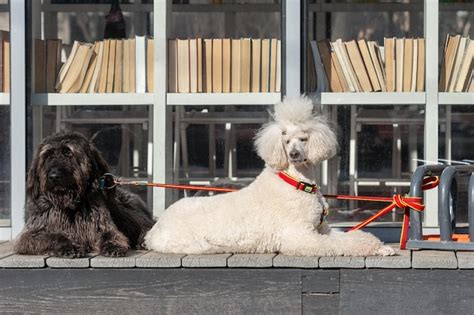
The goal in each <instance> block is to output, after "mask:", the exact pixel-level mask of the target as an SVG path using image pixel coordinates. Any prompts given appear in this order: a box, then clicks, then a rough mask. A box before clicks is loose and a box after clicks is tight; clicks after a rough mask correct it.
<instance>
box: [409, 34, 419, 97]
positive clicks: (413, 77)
mask: <svg viewBox="0 0 474 315" xmlns="http://www.w3.org/2000/svg"><path fill="white" fill-rule="evenodd" d="M412 67H413V69H412V73H411V74H412V75H411V89H410V92H416V80H417V78H418V39H416V38H415V39H413V63H412Z"/></svg>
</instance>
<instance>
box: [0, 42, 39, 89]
mask: <svg viewBox="0 0 474 315" xmlns="http://www.w3.org/2000/svg"><path fill="white" fill-rule="evenodd" d="M0 42H1V39H0ZM0 64H2V68H3V50H2V49H0ZM2 71H3V70H2ZM0 77H1V78H3V75H1V76H0ZM0 88H1V89H2V90H3V82H2V83H0ZM35 92H36V93H46V41H44V40H42V39H35Z"/></svg>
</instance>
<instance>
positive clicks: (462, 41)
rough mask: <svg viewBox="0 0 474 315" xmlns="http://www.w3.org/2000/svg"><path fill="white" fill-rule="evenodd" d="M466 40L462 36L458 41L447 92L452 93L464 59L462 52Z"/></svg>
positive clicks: (464, 48)
mask: <svg viewBox="0 0 474 315" xmlns="http://www.w3.org/2000/svg"><path fill="white" fill-rule="evenodd" d="M467 40H468V38H467V37H465V36H462V37H461V39H460V40H459V44H458V48H457V51H456V55H455V56H454V62H453V70H452V72H451V77H450V78H449V82H448V89H447V92H454V86H455V85H456V80H457V77H458V75H459V69H460V67H461V62H462V59H463V57H464V52H465V51H466V42H467Z"/></svg>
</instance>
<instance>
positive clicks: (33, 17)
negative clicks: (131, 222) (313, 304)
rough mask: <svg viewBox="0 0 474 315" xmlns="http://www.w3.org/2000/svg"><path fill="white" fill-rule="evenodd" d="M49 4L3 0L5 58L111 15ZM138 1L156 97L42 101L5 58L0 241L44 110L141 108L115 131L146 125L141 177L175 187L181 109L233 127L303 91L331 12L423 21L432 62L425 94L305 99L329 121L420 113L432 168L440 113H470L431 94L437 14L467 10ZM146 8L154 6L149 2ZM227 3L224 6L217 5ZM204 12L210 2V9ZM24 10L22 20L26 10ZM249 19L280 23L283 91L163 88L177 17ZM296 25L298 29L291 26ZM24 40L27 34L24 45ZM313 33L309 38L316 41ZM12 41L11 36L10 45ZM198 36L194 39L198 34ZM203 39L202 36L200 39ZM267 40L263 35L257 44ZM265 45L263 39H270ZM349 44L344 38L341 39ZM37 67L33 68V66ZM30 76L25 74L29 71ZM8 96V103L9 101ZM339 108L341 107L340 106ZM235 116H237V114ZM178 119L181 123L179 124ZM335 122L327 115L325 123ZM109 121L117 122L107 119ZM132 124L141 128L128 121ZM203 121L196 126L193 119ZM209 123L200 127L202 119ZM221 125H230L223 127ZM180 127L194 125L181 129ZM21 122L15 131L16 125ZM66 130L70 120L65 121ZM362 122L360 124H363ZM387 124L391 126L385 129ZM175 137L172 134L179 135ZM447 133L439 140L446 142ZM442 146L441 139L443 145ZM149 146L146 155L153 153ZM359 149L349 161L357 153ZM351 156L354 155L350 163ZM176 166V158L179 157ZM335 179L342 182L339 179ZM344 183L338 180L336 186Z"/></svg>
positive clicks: (467, 100)
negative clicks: (199, 109)
mask: <svg viewBox="0 0 474 315" xmlns="http://www.w3.org/2000/svg"><path fill="white" fill-rule="evenodd" d="M51 2H52V1H51V0H42V1H27V0H15V1H10V4H9V5H0V12H8V11H10V18H11V25H12V30H11V34H12V48H11V49H12V51H25V48H27V49H28V56H29V58H31V55H32V46H33V45H32V39H33V38H40V37H42V38H54V37H57V35H58V32H59V31H58V17H59V16H60V15H61V14H72V15H78V14H91V13H93V14H98V15H102V16H103V15H105V14H107V12H108V10H109V8H110V6H109V5H108V4H87V5H85V4H54V3H51ZM144 2H145V1H143V0H135V1H134V3H130V4H122V5H121V8H122V10H123V11H124V12H125V13H127V14H129V15H133V16H134V18H133V19H132V22H131V24H132V25H133V28H134V30H135V31H136V32H139V33H140V34H144V33H151V34H155V36H154V38H155V42H154V45H155V47H154V64H155V69H154V82H155V91H154V93H131V94H128V93H127V94H125V93H118V94H114V93H109V94H57V93H41V94H36V93H34V92H32V91H30V87H29V84H30V82H27V81H28V80H27V78H26V77H25V73H26V71H25V67H26V66H25V64H24V56H23V55H21V54H16V55H12V64H11V69H12V87H13V88H12V91H11V94H7V93H0V105H9V104H11V105H12V106H11V108H12V112H11V119H12V122H15V123H14V124H12V128H11V137H12V139H15V140H18V141H15V142H12V144H11V151H12V155H11V159H12V161H13V162H14V163H12V166H11V168H12V183H11V187H12V209H15V210H14V211H12V228H10V229H9V230H8V231H7V230H6V229H3V227H2V228H0V239H1V238H2V236H3V237H4V235H8V233H10V236H12V235H13V236H14V235H16V233H18V231H19V230H20V229H21V226H22V220H23V219H22V218H23V213H22V209H23V204H24V200H25V191H24V181H20V180H19V179H21V178H24V177H25V165H26V164H27V162H28V161H27V151H26V150H25V148H26V147H27V143H28V144H30V143H33V144H32V145H31V146H32V147H33V145H35V144H36V143H38V142H39V141H40V139H41V137H43V136H46V134H42V133H41V127H42V125H43V124H44V121H43V119H44V117H45V115H46V114H47V113H50V112H49V110H51V109H54V108H63V109H64V108H68V107H71V108H73V107H80V106H86V107H87V106H103V109H104V110H107V109H108V108H109V107H110V106H117V105H122V106H127V108H132V109H133V108H135V107H137V108H138V107H143V106H145V107H147V108H148V113H149V117H144V118H143V117H141V118H133V117H127V116H126V114H124V117H121V118H120V119H121V120H120V123H124V124H125V123H131V124H135V123H146V124H147V125H148V128H149V136H148V141H149V142H150V149H149V151H148V155H149V156H148V160H150V161H153V163H152V166H151V167H150V169H149V170H148V172H149V178H148V179H150V180H153V181H156V182H172V181H173V179H175V178H176V176H175V174H173V163H174V165H176V155H175V154H174V153H173V147H174V146H176V145H177V144H176V143H173V141H174V140H173V137H175V138H176V133H175V132H176V129H177V128H175V126H173V122H174V120H173V119H175V117H176V116H177V115H176V113H177V112H179V111H181V110H183V111H185V110H186V107H190V106H204V107H206V108H213V107H214V106H223V107H224V108H225V109H224V111H225V113H226V114H229V116H228V117H226V118H223V119H222V120H221V121H231V122H232V123H234V122H235V121H236V120H235V117H234V118H232V113H233V112H234V109H235V106H240V105H244V107H246V106H249V107H250V106H262V105H263V106H266V105H271V104H274V103H276V102H277V101H279V100H281V99H282V97H284V96H285V95H289V96H295V95H299V94H300V93H301V92H303V91H304V89H303V88H302V86H304V84H305V82H304V78H305V76H304V75H303V74H304V72H305V69H306V68H305V63H306V62H307V60H306V58H307V55H306V54H302V53H301V52H302V51H303V48H302V47H304V45H305V44H306V43H305V40H306V35H307V34H311V36H312V37H313V38H318V39H322V38H325V36H326V26H327V25H326V23H327V20H326V16H327V14H329V13H333V12H346V13H355V14H359V13H360V12H365V11H373V12H388V13H393V12H400V11H405V12H410V13H413V14H417V16H418V18H419V16H422V17H423V22H421V20H420V22H416V19H415V17H414V19H415V21H413V23H418V25H421V26H422V28H423V29H424V32H423V37H424V38H425V40H426V51H430V52H433V53H430V54H427V55H426V67H425V69H426V77H425V78H426V89H425V91H424V92H415V93H375V92H374V93H330V92H323V93H315V94H312V95H311V97H312V99H313V100H314V102H315V103H317V104H320V105H322V108H323V111H325V112H326V113H328V114H329V115H330V116H331V115H333V114H334V113H335V112H337V110H338V109H339V108H342V107H344V106H346V107H347V108H350V110H351V113H354V114H355V113H356V111H355V110H353V109H356V108H358V107H364V106H371V107H373V108H378V107H380V108H386V107H387V106H389V107H390V108H391V109H394V108H395V106H402V107H409V106H414V108H415V109H421V110H422V112H423V123H422V124H423V127H422V128H423V129H424V132H423V137H424V138H423V139H418V141H419V142H422V143H424V144H423V152H424V153H423V154H424V159H425V160H428V161H437V160H438V157H439V153H438V150H439V148H438V146H439V144H438V143H439V141H438V140H439V139H438V137H439V135H438V134H439V128H440V127H439V125H440V123H441V124H447V122H446V121H445V120H444V119H440V117H439V116H440V107H441V108H442V107H446V109H448V108H449V109H450V108H451V107H450V106H453V105H460V106H472V105H474V97H473V95H472V93H445V92H439V91H438V71H439V69H438V64H439V59H440V58H441V56H439V55H438V53H437V52H438V51H439V47H440V45H442V43H441V41H443V39H442V38H440V37H439V23H440V22H439V15H440V12H441V11H453V12H454V11H459V10H465V11H474V4H473V3H472V2H465V3H438V1H434V0H423V1H411V2H408V3H402V2H383V3H378V2H374V1H370V2H369V1H367V2H365V3H364V2H357V3H355V2H350V3H349V2H347V3H345V2H332V3H328V2H326V1H323V0H314V1H290V0H286V1H285V0H281V1H275V2H272V3H268V4H267V3H265V4H263V3H247V4H236V3H224V4H221V5H212V4H172V3H171V1H161V0H154V1H147V3H144ZM150 2H152V3H150ZM224 2H226V1H225V0H224ZM209 3H210V1H209ZM25 8H26V10H28V11H25ZM252 12H259V13H266V12H271V13H274V14H280V19H281V20H280V37H279V38H280V39H281V41H282V78H281V82H282V86H281V88H282V90H281V91H282V92H281V93H235V94H234V93H219V94H213V93H169V92H168V88H167V76H168V72H167V64H166V60H167V41H168V39H172V38H174V35H172V31H173V30H172V26H171V25H172V23H171V21H172V19H173V18H174V16H175V15H176V14H178V13H184V14H188V13H189V14H191V13H194V14H201V13H202V14H205V13H216V14H221V15H223V16H225V20H226V22H225V25H223V29H225V31H223V32H229V31H232V30H233V28H235V27H236V26H235V15H236V14H247V13H252ZM308 14H315V15H316V16H317V21H316V23H317V25H316V27H315V28H314V29H308V27H307V24H306V22H305V21H306V19H307V17H308ZM148 20H151V21H154V22H155V23H150V25H152V29H150V28H147V25H145V24H146V23H145V21H148ZM297 21H301V23H302V24H300V23H297ZM25 25H31V29H25ZM30 32H31V34H30ZM25 33H26V34H28V35H27V36H26V37H25ZM313 33H314V34H313ZM14 34H16V36H13V35H14ZM195 35H200V34H195ZM224 35H225V37H233V34H230V35H229V34H227V33H226V34H224ZM202 37H204V36H202ZM264 37H266V36H262V38H264ZM267 38H268V37H267ZM348 39H349V38H348ZM32 66H34V65H32ZM26 69H28V68H26ZM10 97H11V101H10ZM25 103H26V104H27V105H28V106H31V108H32V112H33V119H32V120H33V124H32V125H31V126H29V125H28V126H27V125H26V122H25V117H26V116H27V109H26V108H25V107H24V106H23V105H24V104H25ZM341 106H342V107H341ZM235 116H236V117H237V116H238V115H235ZM183 117H186V116H184V115H183ZM331 117H333V116H331ZM110 119H115V118H113V117H111V118H110ZM135 119H138V120H135ZM200 119H201V118H200ZM202 119H203V122H206V123H210V124H214V123H216V122H217V121H218V120H214V118H212V119H211V118H209V117H208V118H206V117H204V118H202ZM206 119H207V120H206ZM226 119H227V120H226ZM184 121H185V122H186V123H190V122H192V120H184ZM17 122H18V123H17ZM66 122H67V121H66ZM360 122H361V123H363V122H364V121H363V120H361V121H360ZM357 123H358V122H357V121H356V120H355V117H354V118H352V119H351V120H350V121H349V122H348V125H347V128H351V129H352V130H353V131H354V130H356V129H355V128H356V125H357ZM390 123H393V121H390ZM178 129H179V128H178ZM28 133H32V134H33V137H34V139H33V141H31V139H27V134H28ZM448 136H449V134H447V135H446V137H448ZM440 138H441V137H440ZM151 144H153V146H152V147H151ZM357 149H358V148H357V147H355V148H354V150H356V151H354V152H357ZM354 152H353V153H351V154H354ZM178 159H179V157H178ZM331 163H332V162H329V163H326V164H325V165H323V167H322V172H321V173H322V176H321V183H322V184H323V187H324V185H328V184H329V182H328V178H327V177H328V176H329V175H327V174H326V175H324V170H325V169H328V168H330V169H331V168H333V167H337V165H334V164H332V165H331ZM333 180H336V181H337V180H339V179H338V178H337V176H336V177H334V178H333ZM354 180H357V181H358V182H359V183H360V185H361V186H364V185H365V186H364V187H369V186H370V185H386V186H405V185H406V181H405V179H404V178H396V177H394V178H388V177H387V178H385V177H384V178H379V179H375V180H374V179H372V178H366V177H359V178H357V179H354ZM342 181H343V180H341V182H342ZM152 194H153V195H152V198H151V199H152V203H153V211H154V214H155V215H160V214H161V213H162V211H163V210H164V209H165V208H166V206H167V204H169V203H170V202H171V201H172V200H173V196H172V194H171V193H170V192H169V191H164V190H158V189H155V190H153V192H152ZM427 196H428V198H427V209H428V210H427V211H426V215H425V225H426V226H429V227H433V226H436V224H437V223H436V221H437V196H436V192H435V191H433V192H430V193H429V194H428V195H427Z"/></svg>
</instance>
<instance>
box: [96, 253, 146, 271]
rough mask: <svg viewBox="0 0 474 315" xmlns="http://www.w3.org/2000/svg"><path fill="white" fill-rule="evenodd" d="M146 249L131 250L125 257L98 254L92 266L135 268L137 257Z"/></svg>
mask: <svg viewBox="0 0 474 315" xmlns="http://www.w3.org/2000/svg"><path fill="white" fill-rule="evenodd" d="M145 253H146V251H139V250H130V251H128V252H127V255H126V256H125V257H104V256H101V255H99V256H96V257H94V258H92V259H91V260H90V261H91V267H92V268H134V267H136V263H135V259H136V258H137V257H139V256H141V255H144V254H145Z"/></svg>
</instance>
